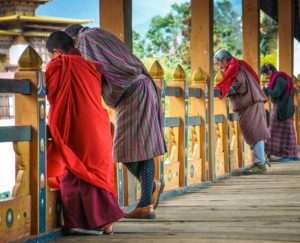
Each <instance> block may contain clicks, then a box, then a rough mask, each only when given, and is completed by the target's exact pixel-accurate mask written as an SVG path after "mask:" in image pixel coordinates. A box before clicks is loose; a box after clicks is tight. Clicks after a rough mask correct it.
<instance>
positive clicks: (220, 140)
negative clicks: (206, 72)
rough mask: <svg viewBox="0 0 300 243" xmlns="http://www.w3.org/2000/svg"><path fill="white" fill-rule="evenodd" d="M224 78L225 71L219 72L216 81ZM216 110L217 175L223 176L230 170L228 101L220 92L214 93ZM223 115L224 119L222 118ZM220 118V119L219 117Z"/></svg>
mask: <svg viewBox="0 0 300 243" xmlns="http://www.w3.org/2000/svg"><path fill="white" fill-rule="evenodd" d="M222 79H223V73H222V72H220V71H219V72H218V73H217V74H216V76H215V80H214V81H215V83H218V82H220V81H221V80H222ZM214 96H215V98H214V111H215V113H214V114H215V129H216V134H215V141H216V176H222V175H224V174H225V173H228V171H229V165H228V160H229V158H228V136H227V128H228V127H227V101H226V99H225V98H224V99H222V100H221V99H220V94H219V93H215V94H214ZM221 117H223V119H221ZM217 118H220V119H217Z"/></svg>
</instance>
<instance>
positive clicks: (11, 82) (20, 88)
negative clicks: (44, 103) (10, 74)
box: [0, 79, 31, 95]
mask: <svg viewBox="0 0 300 243" xmlns="http://www.w3.org/2000/svg"><path fill="white" fill-rule="evenodd" d="M0 93H19V94H27V95H29V94H30V93H31V86H30V81H29V80H16V79H0Z"/></svg>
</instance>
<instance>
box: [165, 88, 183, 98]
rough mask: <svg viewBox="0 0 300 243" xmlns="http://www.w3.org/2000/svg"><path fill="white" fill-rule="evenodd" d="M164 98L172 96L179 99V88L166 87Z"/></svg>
mask: <svg viewBox="0 0 300 243" xmlns="http://www.w3.org/2000/svg"><path fill="white" fill-rule="evenodd" d="M165 91H166V96H174V97H180V96H181V88H180V87H171V86H169V87H166V89H165Z"/></svg>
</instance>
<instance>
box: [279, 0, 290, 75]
mask: <svg viewBox="0 0 300 243" xmlns="http://www.w3.org/2000/svg"><path fill="white" fill-rule="evenodd" d="M293 7H294V1H293V0H278V38H279V70H280V71H283V72H286V73H287V74H288V75H290V76H292V75H293V66H294V33H293V32H294V31H293V30H294V26H293V23H294V22H293Z"/></svg>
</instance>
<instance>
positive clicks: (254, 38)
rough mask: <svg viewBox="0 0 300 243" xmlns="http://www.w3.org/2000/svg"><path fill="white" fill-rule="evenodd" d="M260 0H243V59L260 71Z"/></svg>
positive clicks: (256, 70)
mask: <svg viewBox="0 0 300 243" xmlns="http://www.w3.org/2000/svg"><path fill="white" fill-rule="evenodd" d="M259 2H260V1H259V0H243V1H242V8H243V14H242V16H243V19H242V20H243V59H244V60H245V61H246V62H247V63H249V64H250V65H251V67H252V68H253V69H254V70H255V72H257V73H258V71H259V68H260V50H259V28H260V24H259V16H260V11H259V10H260V6H259V5H260V4H259Z"/></svg>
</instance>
